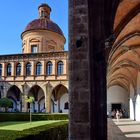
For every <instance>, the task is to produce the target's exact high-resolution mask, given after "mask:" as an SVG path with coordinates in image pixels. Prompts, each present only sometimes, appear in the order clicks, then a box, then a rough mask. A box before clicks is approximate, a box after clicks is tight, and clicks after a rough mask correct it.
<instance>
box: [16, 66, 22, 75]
mask: <svg viewBox="0 0 140 140" xmlns="http://www.w3.org/2000/svg"><path fill="white" fill-rule="evenodd" d="M16 75H17V76H18V75H21V64H20V63H18V64H17V66H16Z"/></svg>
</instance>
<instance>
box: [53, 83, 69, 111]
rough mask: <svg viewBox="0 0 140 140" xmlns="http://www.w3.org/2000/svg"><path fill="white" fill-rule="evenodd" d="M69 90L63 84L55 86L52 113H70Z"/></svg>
mask: <svg viewBox="0 0 140 140" xmlns="http://www.w3.org/2000/svg"><path fill="white" fill-rule="evenodd" d="M68 109H69V107H68V89H67V87H66V86H64V85H63V84H59V85H57V86H55V87H54V88H53V90H52V94H51V112H60V113H61V112H65V113H67V112H68Z"/></svg>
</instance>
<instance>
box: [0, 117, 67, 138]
mask: <svg viewBox="0 0 140 140" xmlns="http://www.w3.org/2000/svg"><path fill="white" fill-rule="evenodd" d="M67 124H68V120H57V121H53V120H49V121H33V122H32V124H30V123H29V122H27V121H20V122H19V121H17V122H15V121H14V122H0V140H15V139H19V138H24V137H25V138H26V137H30V136H31V137H30V138H28V139H31V138H35V137H37V136H38V137H39V138H40V137H41V138H45V139H46V137H47V138H48V137H49V136H50V137H53V135H56V134H57V133H59V131H60V130H61V132H62V131H63V130H62V129H61V128H62V127H61V126H64V125H66V126H67ZM59 127H60V128H59ZM65 128H67V127H65ZM54 130H55V131H54ZM64 131H65V130H64ZM44 133H45V135H43V134H44ZM62 133H63V132H62ZM46 134H47V136H46ZM44 136H46V137H44ZM55 139H56V138H55ZM62 139H64V138H62ZM49 140H54V139H49Z"/></svg>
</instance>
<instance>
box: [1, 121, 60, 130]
mask: <svg viewBox="0 0 140 140" xmlns="http://www.w3.org/2000/svg"><path fill="white" fill-rule="evenodd" d="M56 122H62V120H57V121H53V120H48V121H33V122H31V124H30V122H29V121H28V122H27V121H25V122H23V121H22V122H0V130H17V131H23V130H25V129H30V128H34V127H38V126H42V125H47V124H53V123H56Z"/></svg>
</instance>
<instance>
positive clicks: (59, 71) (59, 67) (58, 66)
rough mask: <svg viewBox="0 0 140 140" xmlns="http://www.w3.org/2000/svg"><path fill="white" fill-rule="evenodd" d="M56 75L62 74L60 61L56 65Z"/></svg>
mask: <svg viewBox="0 0 140 140" xmlns="http://www.w3.org/2000/svg"><path fill="white" fill-rule="evenodd" d="M57 74H58V75H62V74H63V62H62V61H60V62H58V64H57Z"/></svg>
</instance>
